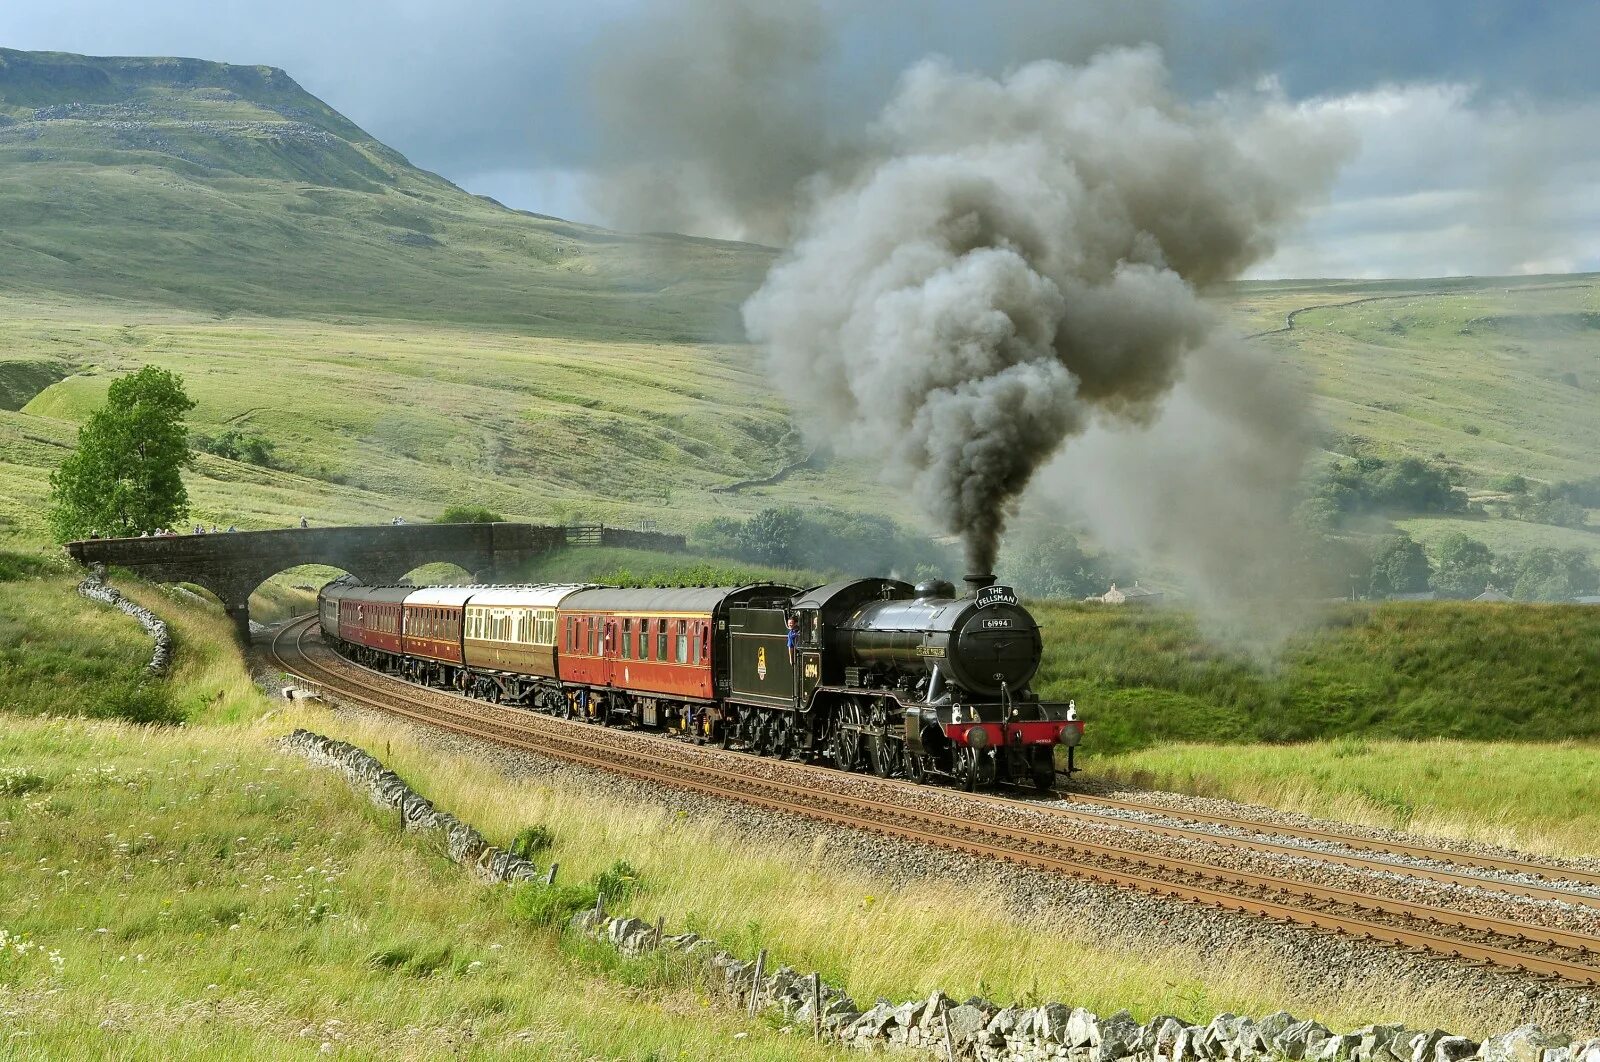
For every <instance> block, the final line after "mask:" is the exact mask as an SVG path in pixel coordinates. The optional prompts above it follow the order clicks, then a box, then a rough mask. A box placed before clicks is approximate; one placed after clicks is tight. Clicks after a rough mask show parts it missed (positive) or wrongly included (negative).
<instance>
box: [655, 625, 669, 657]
mask: <svg viewBox="0 0 1600 1062" xmlns="http://www.w3.org/2000/svg"><path fill="white" fill-rule="evenodd" d="M667 622H668V621H667V620H656V659H657V660H665V659H667Z"/></svg>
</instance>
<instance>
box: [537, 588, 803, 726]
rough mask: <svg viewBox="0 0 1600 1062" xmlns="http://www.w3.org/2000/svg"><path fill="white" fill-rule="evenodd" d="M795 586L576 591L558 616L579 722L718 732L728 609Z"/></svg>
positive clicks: (561, 658) (562, 658)
mask: <svg viewBox="0 0 1600 1062" xmlns="http://www.w3.org/2000/svg"><path fill="white" fill-rule="evenodd" d="M793 593H794V590H793V589H792V588H789V587H774V586H746V587H678V588H669V589H650V588H645V589H626V590H624V589H615V588H600V589H593V590H580V591H578V592H577V593H575V594H571V595H569V596H568V597H566V598H565V599H564V600H563V601H562V602H561V605H560V607H559V608H558V610H557V613H556V623H557V631H556V641H557V649H558V670H559V673H560V677H561V681H562V683H563V685H565V686H566V687H567V689H568V697H569V701H570V703H571V706H572V708H573V710H574V712H575V713H576V714H581V715H584V716H587V717H589V718H612V717H616V716H622V717H625V718H630V719H633V720H634V721H636V722H639V723H641V724H643V725H645V726H675V727H676V728H677V729H681V730H690V729H694V730H696V732H697V733H699V734H700V735H701V736H703V737H709V736H713V735H714V734H716V732H717V730H718V724H719V722H720V720H721V719H722V718H723V716H722V711H721V710H720V709H719V708H718V707H717V706H716V705H715V704H714V702H715V701H716V700H717V699H718V698H721V697H724V696H726V695H727V667H726V664H725V663H723V661H724V659H725V657H726V654H727V639H728V631H727V609H728V607H729V606H730V605H733V604H737V603H740V602H744V601H747V600H751V599H753V598H757V597H763V598H764V597H771V596H773V595H775V594H784V595H787V594H793Z"/></svg>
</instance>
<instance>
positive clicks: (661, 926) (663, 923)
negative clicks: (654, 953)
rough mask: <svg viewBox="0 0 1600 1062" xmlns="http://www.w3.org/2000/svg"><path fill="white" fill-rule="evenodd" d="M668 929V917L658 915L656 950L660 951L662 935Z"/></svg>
mask: <svg viewBox="0 0 1600 1062" xmlns="http://www.w3.org/2000/svg"><path fill="white" fill-rule="evenodd" d="M666 928H667V916H666V915H656V948H657V949H658V950H659V949H660V947H661V934H662V931H663V930H665V929H666Z"/></svg>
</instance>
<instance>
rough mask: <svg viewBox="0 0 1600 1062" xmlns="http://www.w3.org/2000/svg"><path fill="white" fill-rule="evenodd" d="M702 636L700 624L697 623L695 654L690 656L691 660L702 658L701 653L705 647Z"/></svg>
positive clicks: (695, 626)
mask: <svg viewBox="0 0 1600 1062" xmlns="http://www.w3.org/2000/svg"><path fill="white" fill-rule="evenodd" d="M701 637H702V635H701V632H700V624H698V623H696V624H695V625H694V655H692V656H691V657H689V659H690V660H699V659H700V653H701V651H702V650H703V649H704V648H705V645H704V643H703V642H702V641H701Z"/></svg>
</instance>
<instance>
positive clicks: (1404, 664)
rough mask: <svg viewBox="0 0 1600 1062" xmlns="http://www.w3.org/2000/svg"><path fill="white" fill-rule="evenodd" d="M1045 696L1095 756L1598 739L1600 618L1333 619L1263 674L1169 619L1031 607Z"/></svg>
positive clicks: (1321, 617) (1587, 613)
mask: <svg viewBox="0 0 1600 1062" xmlns="http://www.w3.org/2000/svg"><path fill="white" fill-rule="evenodd" d="M1031 607H1033V608H1034V610H1035V614H1036V615H1037V616H1038V617H1039V621H1040V623H1041V625H1042V627H1043V629H1044V636H1045V646H1046V653H1045V658H1044V663H1043V665H1042V667H1041V669H1040V678H1039V680H1038V685H1039V687H1040V689H1041V692H1043V693H1044V694H1045V695H1046V696H1050V697H1054V698H1064V697H1067V696H1074V697H1076V698H1077V700H1078V703H1079V705H1080V706H1081V707H1082V709H1083V714H1084V716H1085V718H1087V719H1089V720H1091V721H1092V725H1093V732H1094V740H1093V747H1094V748H1095V749H1096V750H1098V751H1100V752H1116V751H1123V750H1129V749H1134V748H1142V747H1147V746H1152V745H1156V746H1161V745H1169V744H1171V743H1174V742H1178V743H1183V742H1207V743H1221V744H1237V743H1242V742H1259V741H1266V742H1285V741H1306V740H1311V739H1319V738H1332V737H1341V736H1359V737H1363V738H1384V737H1390V738H1407V739H1430V738H1464V739H1470V740H1476V741H1489V742H1498V741H1566V740H1574V739H1578V740H1585V741H1590V740H1594V739H1597V738H1600V711H1597V707H1600V609H1594V608H1589V607H1585V606H1581V605H1474V604H1450V603H1445V602H1426V603H1389V604H1384V605H1332V606H1327V607H1326V608H1325V609H1324V610H1323V611H1322V612H1321V613H1320V614H1313V615H1308V616H1306V617H1305V626H1304V627H1303V628H1302V629H1301V630H1300V631H1299V632H1298V633H1296V634H1294V635H1293V636H1292V637H1291V638H1290V639H1289V640H1288V641H1287V643H1286V644H1285V646H1284V648H1283V650H1282V651H1281V653H1280V654H1279V655H1278V656H1277V657H1275V658H1273V659H1271V660H1270V661H1267V662H1263V661H1261V660H1259V659H1256V658H1254V657H1251V656H1247V655H1244V654H1241V653H1238V652H1234V651H1230V650H1228V649H1227V648H1224V647H1220V646H1218V645H1216V644H1214V643H1212V642H1210V641H1209V640H1208V639H1206V638H1204V637H1202V636H1201V635H1200V633H1199V631H1198V630H1197V628H1196V627H1195V625H1194V622H1193V619H1192V618H1191V617H1189V616H1187V615H1185V614H1183V613H1180V612H1178V611H1176V610H1161V609H1158V610H1148V611H1133V610H1119V609H1116V608H1113V607H1108V606H1101V605H1061V604H1053V603H1035V604H1033V605H1032V606H1031Z"/></svg>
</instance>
